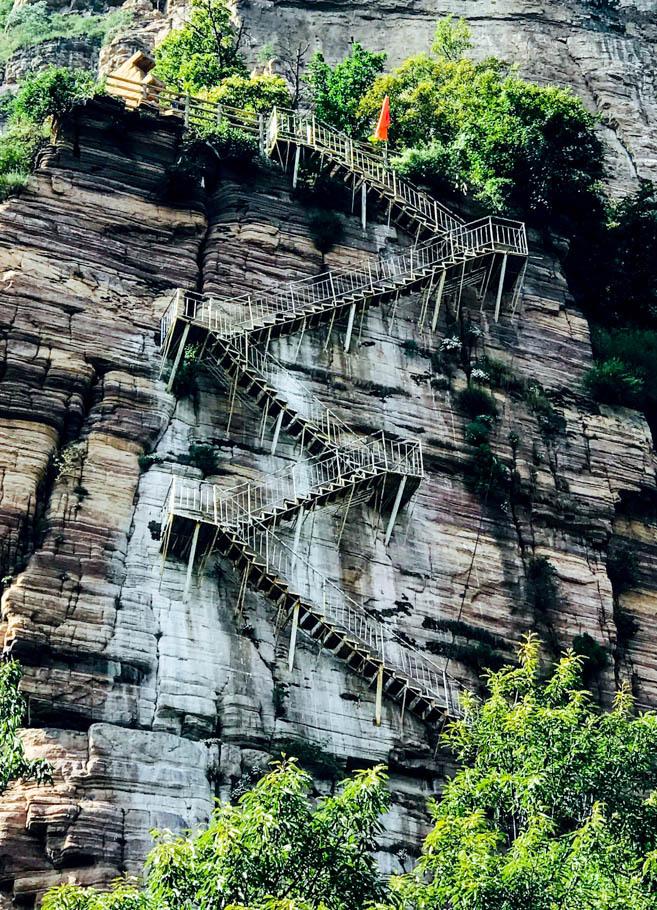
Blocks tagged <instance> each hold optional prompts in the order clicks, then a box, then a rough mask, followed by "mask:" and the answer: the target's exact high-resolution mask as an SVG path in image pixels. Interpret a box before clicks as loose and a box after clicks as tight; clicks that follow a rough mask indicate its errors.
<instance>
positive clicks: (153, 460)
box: [137, 453, 164, 474]
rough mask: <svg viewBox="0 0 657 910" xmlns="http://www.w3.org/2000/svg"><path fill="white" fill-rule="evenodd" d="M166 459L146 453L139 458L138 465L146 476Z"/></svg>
mask: <svg viewBox="0 0 657 910" xmlns="http://www.w3.org/2000/svg"><path fill="white" fill-rule="evenodd" d="M163 461H164V459H163V458H162V457H161V456H160V455H147V454H146V453H144V454H143V455H140V456H139V457H138V458H137V464H138V465H139V470H140V471H141V473H142V474H145V473H146V472H147V471H148V470H149V469H150V468H152V467H153V465H154V464H162V462H163Z"/></svg>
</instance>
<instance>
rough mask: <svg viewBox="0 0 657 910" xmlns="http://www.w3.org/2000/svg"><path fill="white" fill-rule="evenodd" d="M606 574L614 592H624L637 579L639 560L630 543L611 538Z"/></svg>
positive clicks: (616, 593) (634, 583) (617, 593)
mask: <svg viewBox="0 0 657 910" xmlns="http://www.w3.org/2000/svg"><path fill="white" fill-rule="evenodd" d="M607 575H608V576H609V581H610V582H611V586H612V588H613V591H614V594H615V595H616V596H618V595H619V594H624V593H625V592H626V591H629V590H630V589H631V588H633V587H634V586H635V585H636V583H637V581H638V579H639V560H638V559H637V555H636V553H635V551H634V549H633V548H632V546H631V544H629V543H626V542H625V541H618V540H612V542H611V543H610V545H609V550H608V551H607Z"/></svg>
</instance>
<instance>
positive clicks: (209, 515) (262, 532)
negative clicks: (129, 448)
mask: <svg viewBox="0 0 657 910" xmlns="http://www.w3.org/2000/svg"><path fill="white" fill-rule="evenodd" d="M229 502H230V501H229V500H224V499H219V500H216V499H215V498H214V494H213V492H212V485H211V484H201V485H199V484H193V483H189V482H187V481H181V480H180V479H178V478H174V479H173V481H172V484H171V488H170V492H169V495H168V497H167V502H166V506H165V511H166V513H167V514H166V516H165V522H166V520H167V519H168V517H169V516H170V515H172V514H173V515H182V516H184V517H190V518H193V519H196V520H199V517H202V518H203V519H204V520H205V521H207V522H209V523H211V524H215V525H217V526H218V527H224V528H225V527H228V528H230V529H231V530H233V529H234V527H235V526H234V524H231V523H229V524H228V525H227V524H225V521H224V515H225V514H226V512H225V511H224V508H225V507H226V506H228V505H229ZM229 508H230V506H229ZM230 514H231V515H232V514H233V513H232V512H231V513H230ZM237 534H238V537H239V541H240V544H241V548H242V549H243V551H244V552H245V555H247V558H248V552H247V551H250V552H251V553H252V554H253V555H254V556H255V557H256V558H257V559H258V560H259V561H260V562H261V563H262V565H263V569H264V571H265V572H266V573H267V574H268V575H270V576H273V577H275V578H277V579H279V580H281V581H284V582H286V583H287V584H288V585H290V587H291V588H293V590H294V595H293V596H295V597H297V596H298V598H299V599H300V600H302V601H303V602H304V604H306V605H307V607H308V608H309V609H310V610H311V612H313V613H314V614H315V615H316V616H317V617H318V618H320V619H323V620H325V621H326V622H328V624H329V625H330V626H331V627H333V628H334V629H335V630H336V631H337V632H338V634H340V635H341V636H342V637H344V638H348V639H350V640H351V641H354V640H355V641H356V642H358V643H359V644H361V645H362V646H364V647H365V648H366V649H367V650H368V651H369V652H370V654H371V656H372V657H373V658H375V659H376V660H377V661H378V662H380V663H381V664H383V665H385V666H387V667H388V668H389V669H390V670H392V671H399V672H401V673H403V674H404V676H406V677H407V678H408V680H409V681H410V683H411V684H414V685H415V686H416V687H417V688H418V689H419V690H420V691H421V692H422V693H423V694H424V695H425V696H429V697H430V698H431V699H432V700H434V701H435V702H436V703H437V704H438V705H439V706H441V707H443V708H445V710H446V711H447V713H448V714H451V715H456V714H458V713H459V691H460V686H459V684H458V683H457V682H456V680H454V679H453V678H451V677H450V676H449V675H448V674H447V672H446V670H445V669H444V667H440V666H439V665H438V664H436V663H434V662H433V661H431V660H429V658H427V657H426V656H425V655H424V654H422V653H421V652H420V651H417V650H416V649H415V648H413V647H412V646H411V645H409V643H408V642H407V641H405V640H404V639H402V638H401V637H400V636H398V635H397V634H396V633H395V632H394V631H392V632H390V631H389V630H388V629H387V627H386V626H385V624H384V623H382V622H381V621H380V620H379V619H378V618H377V617H376V616H374V615H373V614H372V613H370V612H369V611H368V609H367V608H366V607H365V606H364V605H363V604H361V603H359V602H358V601H357V600H355V599H354V598H352V597H349V596H348V595H346V594H345V593H344V592H343V591H342V590H341V589H340V588H339V587H338V586H337V585H336V584H334V583H333V582H332V581H330V580H329V579H328V578H326V576H324V575H322V574H321V573H320V572H318V571H317V569H315V568H314V567H313V566H312V564H311V563H310V562H308V560H307V559H305V558H303V557H302V556H300V555H299V553H298V552H296V551H295V550H294V549H293V548H292V547H290V546H288V545H287V544H286V543H284V542H283V541H282V540H281V539H280V538H279V537H278V536H277V535H276V534H275V533H274V532H273V531H272V530H270V529H269V528H266V527H263V526H261V525H258V524H250V525H247V524H241V526H240V527H239V531H238V532H237ZM251 561H252V560H251Z"/></svg>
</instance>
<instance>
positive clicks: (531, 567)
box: [527, 556, 558, 616]
mask: <svg viewBox="0 0 657 910" xmlns="http://www.w3.org/2000/svg"><path fill="white" fill-rule="evenodd" d="M527 595H528V599H529V602H530V604H531V606H532V608H533V610H534V612H535V613H537V614H539V615H542V616H545V614H546V613H549V612H551V611H552V610H555V609H556V607H557V606H558V587H557V572H556V569H555V568H554V566H553V565H552V563H551V562H550V560H549V559H548V558H547V557H546V556H533V557H532V558H531V559H530V560H529V564H528V566H527Z"/></svg>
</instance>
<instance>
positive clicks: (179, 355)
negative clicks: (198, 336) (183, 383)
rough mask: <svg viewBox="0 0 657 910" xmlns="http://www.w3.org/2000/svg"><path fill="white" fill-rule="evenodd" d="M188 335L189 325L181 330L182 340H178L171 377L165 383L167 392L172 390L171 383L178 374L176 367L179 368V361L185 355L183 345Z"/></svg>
mask: <svg viewBox="0 0 657 910" xmlns="http://www.w3.org/2000/svg"><path fill="white" fill-rule="evenodd" d="M188 335H189V323H186V324H185V328H184V329H183V333H182V338H181V339H180V344H179V346H178V350H177V352H176V359H175V360H174V361H173V366H172V367H171V375H170V376H169V381H168V382H167V392H170V391H171V389H172V388H173V382H174V380H175V378H176V373H177V372H178V367H179V366H180V361H181V360H182V356H183V354H184V353H185V345H186V344H187V336H188Z"/></svg>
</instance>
